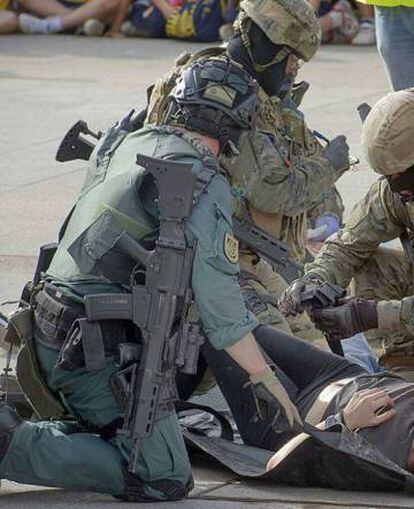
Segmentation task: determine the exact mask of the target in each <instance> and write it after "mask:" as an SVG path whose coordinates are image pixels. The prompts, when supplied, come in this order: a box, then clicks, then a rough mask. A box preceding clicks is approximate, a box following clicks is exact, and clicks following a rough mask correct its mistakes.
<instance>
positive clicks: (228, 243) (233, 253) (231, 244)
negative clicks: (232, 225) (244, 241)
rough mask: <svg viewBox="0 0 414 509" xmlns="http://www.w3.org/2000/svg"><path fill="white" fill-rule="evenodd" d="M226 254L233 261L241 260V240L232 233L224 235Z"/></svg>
mask: <svg viewBox="0 0 414 509" xmlns="http://www.w3.org/2000/svg"><path fill="white" fill-rule="evenodd" d="M224 254H225V255H226V258H227V259H228V260H229V262H231V263H237V262H238V261H239V241H238V240H237V239H236V237H234V236H233V235H231V234H230V233H226V234H225V236H224Z"/></svg>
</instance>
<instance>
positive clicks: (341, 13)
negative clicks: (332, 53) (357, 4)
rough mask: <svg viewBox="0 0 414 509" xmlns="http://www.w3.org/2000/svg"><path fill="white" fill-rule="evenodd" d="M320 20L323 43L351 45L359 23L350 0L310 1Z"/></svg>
mask: <svg viewBox="0 0 414 509" xmlns="http://www.w3.org/2000/svg"><path fill="white" fill-rule="evenodd" d="M309 2H310V4H311V5H312V7H313V8H314V9H315V11H316V13H317V16H318V18H319V23H320V25H321V30H322V42H323V43H343V42H345V43H350V42H351V41H352V39H353V38H354V37H355V36H356V34H357V33H358V30H359V21H358V18H357V16H356V14H355V11H354V9H353V7H352V5H351V4H350V2H349V1H348V0H337V1H335V0H309Z"/></svg>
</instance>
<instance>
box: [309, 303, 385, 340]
mask: <svg viewBox="0 0 414 509" xmlns="http://www.w3.org/2000/svg"><path fill="white" fill-rule="evenodd" d="M311 318H312V320H313V321H314V322H315V325H316V326H317V327H318V329H320V330H322V331H324V332H326V333H327V334H328V336H329V339H330V340H339V339H345V338H350V337H352V336H354V335H355V334H357V333H358V332H364V331H366V330H369V329H376V328H377V327H378V313H377V303H376V302H375V301H374V300H365V299H357V298H354V297H351V298H348V299H341V300H340V301H339V303H338V306H337V307H333V308H325V309H313V310H312V311H311Z"/></svg>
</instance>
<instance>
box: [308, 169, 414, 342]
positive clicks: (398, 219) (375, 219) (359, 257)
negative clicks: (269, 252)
mask: <svg viewBox="0 0 414 509" xmlns="http://www.w3.org/2000/svg"><path fill="white" fill-rule="evenodd" d="M413 231H414V203H403V202H402V201H401V199H400V197H399V196H398V195H397V194H395V193H393V192H392V191H391V189H390V187H389V185H388V182H387V180H386V179H385V178H380V179H379V180H378V181H377V182H375V183H374V184H373V185H372V186H371V188H370V189H369V191H368V193H367V194H366V196H365V198H364V199H363V200H361V201H360V202H359V203H358V204H357V205H356V206H355V207H354V209H353V211H352V213H351V216H350V218H349V220H348V221H347V222H346V224H345V227H344V228H343V229H342V230H340V231H339V232H338V233H337V234H335V235H333V236H332V237H330V238H329V239H328V240H327V241H326V242H325V245H324V246H323V248H322V249H321V251H320V253H319V255H318V256H317V258H316V259H315V260H314V261H313V262H312V263H310V264H308V265H307V266H306V274H315V275H317V276H319V277H320V278H321V279H323V280H325V281H331V282H332V283H336V284H338V285H339V286H342V287H344V288H345V287H346V286H348V284H349V283H350V281H351V279H352V277H353V276H354V274H355V272H356V271H357V270H358V269H360V268H361V267H362V265H363V263H364V262H365V261H366V260H368V259H369V258H370V257H371V256H372V254H373V253H374V251H375V250H376V249H377V247H378V246H379V245H380V244H381V243H383V242H388V241H390V240H394V239H397V238H398V237H400V236H401V235H405V236H406V237H407V240H408V243H409V244H411V246H410V249H408V251H409V252H412V239H413V238H414V235H413ZM409 254H410V253H409ZM411 256H412V255H411ZM407 278H409V274H407ZM386 318H387V320H386ZM378 320H379V328H380V329H383V330H387V332H396V331H398V330H403V331H404V330H405V331H406V332H410V333H411V334H414V296H409V297H404V298H403V299H401V300H388V301H380V302H379V305H378Z"/></svg>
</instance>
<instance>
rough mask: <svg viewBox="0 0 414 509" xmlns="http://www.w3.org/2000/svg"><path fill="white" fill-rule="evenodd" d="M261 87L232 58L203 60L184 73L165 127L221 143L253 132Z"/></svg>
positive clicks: (172, 97)
mask: <svg viewBox="0 0 414 509" xmlns="http://www.w3.org/2000/svg"><path fill="white" fill-rule="evenodd" d="M257 93H258V84H257V82H256V81H255V80H254V79H253V78H252V77H251V76H250V74H249V73H248V72H246V71H245V70H244V69H243V68H242V67H241V66H240V65H239V64H237V63H235V62H232V61H230V60H229V59H208V60H207V59H200V60H198V61H196V62H195V63H193V64H192V65H191V66H189V67H188V68H187V69H185V70H184V72H183V73H182V75H181V76H180V78H179V80H178V82H177V85H176V86H175V88H174V89H173V90H172V92H171V94H170V105H169V107H168V108H167V112H166V114H165V117H164V122H163V123H164V124H169V125H178V126H183V127H185V128H187V129H190V130H194V131H197V132H200V133H201V134H207V135H208V136H211V137H213V138H215V139H218V140H219V141H220V142H221V143H225V142H227V141H229V140H231V141H237V140H238V138H239V136H240V133H241V131H242V130H248V129H252V128H253V126H254V124H255V121H256V118H257V112H258V105H259V99H258V95H257Z"/></svg>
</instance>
